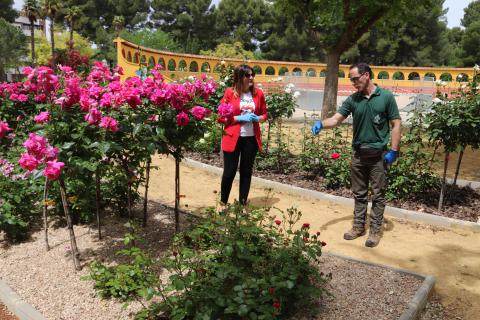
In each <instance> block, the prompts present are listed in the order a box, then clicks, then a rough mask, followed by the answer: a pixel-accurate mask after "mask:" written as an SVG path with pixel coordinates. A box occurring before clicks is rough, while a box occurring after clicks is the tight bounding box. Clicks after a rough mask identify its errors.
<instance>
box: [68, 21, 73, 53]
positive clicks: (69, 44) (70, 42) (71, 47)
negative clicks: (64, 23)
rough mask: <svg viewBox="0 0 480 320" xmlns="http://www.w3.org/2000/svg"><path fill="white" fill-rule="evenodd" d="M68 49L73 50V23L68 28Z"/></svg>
mask: <svg viewBox="0 0 480 320" xmlns="http://www.w3.org/2000/svg"><path fill="white" fill-rule="evenodd" d="M68 47H69V48H70V50H72V49H73V21H72V25H71V26H70V41H69V43H68Z"/></svg>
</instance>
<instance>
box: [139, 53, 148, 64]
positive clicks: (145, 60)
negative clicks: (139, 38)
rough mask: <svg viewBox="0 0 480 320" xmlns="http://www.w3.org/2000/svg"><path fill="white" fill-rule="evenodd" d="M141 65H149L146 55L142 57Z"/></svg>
mask: <svg viewBox="0 0 480 320" xmlns="http://www.w3.org/2000/svg"><path fill="white" fill-rule="evenodd" d="M140 63H141V64H143V65H146V64H147V57H145V55H142V57H141V58H140Z"/></svg>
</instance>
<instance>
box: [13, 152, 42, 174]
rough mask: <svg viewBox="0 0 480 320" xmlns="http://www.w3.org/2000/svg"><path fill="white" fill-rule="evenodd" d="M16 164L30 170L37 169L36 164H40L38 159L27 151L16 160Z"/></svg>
mask: <svg viewBox="0 0 480 320" xmlns="http://www.w3.org/2000/svg"><path fill="white" fill-rule="evenodd" d="M18 164H19V165H20V167H22V168H23V169H26V170H28V171H32V170H35V169H37V167H38V165H39V164H40V161H38V160H37V158H36V157H34V156H32V155H30V154H28V153H24V154H22V157H21V158H20V160H18Z"/></svg>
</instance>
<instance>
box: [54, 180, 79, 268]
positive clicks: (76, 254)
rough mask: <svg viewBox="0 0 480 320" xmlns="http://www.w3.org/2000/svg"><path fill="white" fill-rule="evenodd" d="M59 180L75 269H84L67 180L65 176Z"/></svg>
mask: <svg viewBox="0 0 480 320" xmlns="http://www.w3.org/2000/svg"><path fill="white" fill-rule="evenodd" d="M58 182H59V183H60V196H61V197H62V204H63V212H64V213H65V219H67V227H68V232H69V235H70V247H71V248H70V249H71V250H72V258H73V265H74V266H75V270H77V271H78V270H82V266H81V265H80V252H79V251H78V247H77V240H76V239H75V232H74V230H73V223H72V217H71V216H70V210H69V209H68V203H67V196H66V192H65V181H63V178H59V179H58Z"/></svg>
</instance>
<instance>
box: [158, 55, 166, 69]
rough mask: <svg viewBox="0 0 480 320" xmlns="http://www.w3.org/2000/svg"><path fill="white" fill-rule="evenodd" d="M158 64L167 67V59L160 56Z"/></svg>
mask: <svg viewBox="0 0 480 320" xmlns="http://www.w3.org/2000/svg"><path fill="white" fill-rule="evenodd" d="M158 64H159V65H161V66H162V67H163V68H164V69H165V60H163V58H158Z"/></svg>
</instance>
